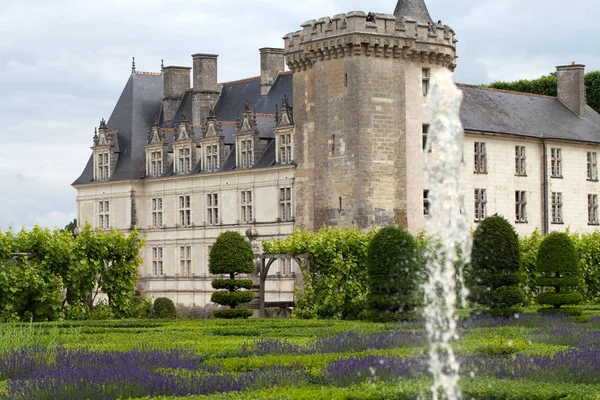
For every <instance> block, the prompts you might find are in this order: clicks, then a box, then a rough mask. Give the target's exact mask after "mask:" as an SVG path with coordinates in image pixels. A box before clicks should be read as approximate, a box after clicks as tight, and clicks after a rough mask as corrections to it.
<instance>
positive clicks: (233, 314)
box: [214, 308, 254, 319]
mask: <svg viewBox="0 0 600 400" xmlns="http://www.w3.org/2000/svg"><path fill="white" fill-rule="evenodd" d="M252 315H254V312H253V311H252V310H249V309H247V308H230V309H229V310H219V311H215V312H214V316H215V318H224V319H238V318H239V319H245V318H250V317H252Z"/></svg>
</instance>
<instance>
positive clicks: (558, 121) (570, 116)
mask: <svg viewBox="0 0 600 400" xmlns="http://www.w3.org/2000/svg"><path fill="white" fill-rule="evenodd" d="M458 86H459V88H460V89H461V90H462V91H463V93H464V99H463V104H462V107H461V110H460V118H461V120H462V123H463V126H464V128H465V130H467V131H478V132H490V133H502V134H509V135H516V136H524V137H532V138H538V139H560V140H570V141H580V142H592V143H600V114H598V113H597V112H595V111H594V110H593V109H592V108H591V107H589V106H586V109H585V114H584V116H585V118H580V117H579V116H578V115H576V114H575V113H573V112H572V111H571V110H569V109H568V108H567V107H566V106H565V105H564V104H563V103H562V102H561V101H560V100H558V99H557V98H556V97H550V96H537V95H532V94H526V93H517V92H508V91H500V90H493V89H487V88H481V87H478V86H470V85H458Z"/></svg>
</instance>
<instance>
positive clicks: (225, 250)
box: [208, 231, 254, 318]
mask: <svg viewBox="0 0 600 400" xmlns="http://www.w3.org/2000/svg"><path fill="white" fill-rule="evenodd" d="M208 269H209V271H210V273H211V274H229V279H215V280H214V281H213V282H212V286H213V288H215V289H226V290H227V291H220V292H215V293H213V294H212V296H211V298H210V299H211V301H212V302H213V303H216V304H220V305H224V306H230V307H231V308H232V309H235V308H236V307H237V306H238V305H240V304H243V303H248V302H250V301H252V300H253V299H254V292H240V291H239V289H252V286H253V284H252V281H251V280H237V279H235V276H236V275H237V274H239V273H251V272H253V271H254V253H253V251H252V246H250V244H249V243H248V242H246V240H244V238H243V236H242V235H240V234H239V233H237V232H231V231H228V232H223V233H222V234H220V235H219V237H217V240H216V241H215V244H214V245H213V247H212V248H211V250H210V260H209V264H208ZM215 316H217V317H220V318H248V317H251V316H252V311H250V314H248V313H247V312H238V313H236V312H229V313H224V312H220V311H219V312H215Z"/></svg>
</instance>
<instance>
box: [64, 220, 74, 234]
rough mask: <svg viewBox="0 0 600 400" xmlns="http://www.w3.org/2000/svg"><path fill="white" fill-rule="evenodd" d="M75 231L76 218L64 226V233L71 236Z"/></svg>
mask: <svg viewBox="0 0 600 400" xmlns="http://www.w3.org/2000/svg"><path fill="white" fill-rule="evenodd" d="M75 229H77V218H75V219H74V220H73V221H71V222H69V223H68V224H67V225H66V226H65V229H64V230H65V231H68V232H71V234H73V235H75Z"/></svg>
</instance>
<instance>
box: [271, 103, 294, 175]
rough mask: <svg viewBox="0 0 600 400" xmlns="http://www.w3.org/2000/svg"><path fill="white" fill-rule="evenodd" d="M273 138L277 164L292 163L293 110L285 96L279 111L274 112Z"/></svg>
mask: <svg viewBox="0 0 600 400" xmlns="http://www.w3.org/2000/svg"><path fill="white" fill-rule="evenodd" d="M275 140H276V145H277V152H276V155H275V161H276V163H277V164H292V163H293V162H294V110H293V108H292V107H290V105H289V103H288V99H287V96H285V97H284V98H283V102H282V104H281V112H279V109H278V108H276V112H275Z"/></svg>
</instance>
